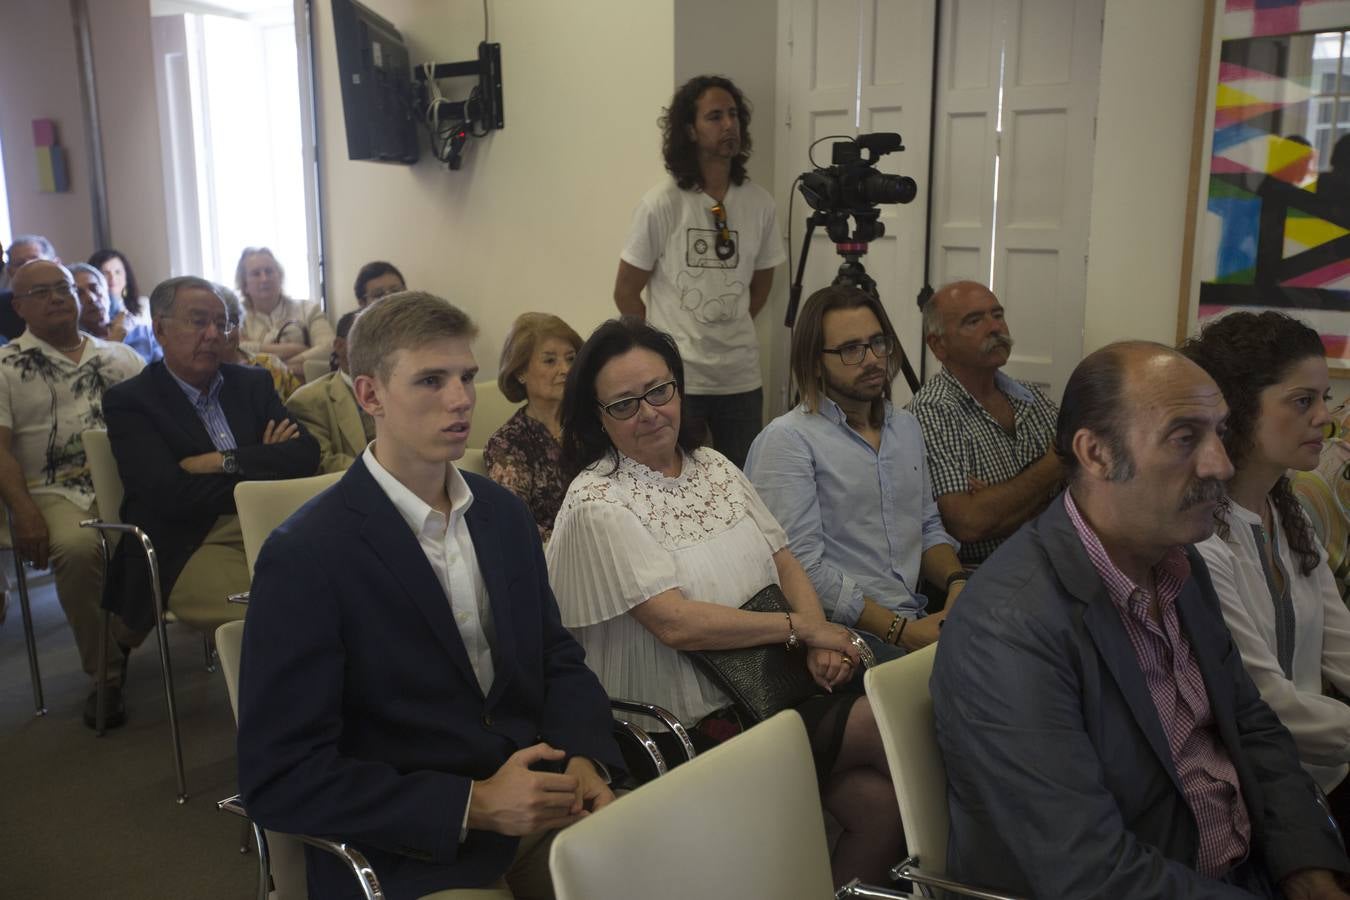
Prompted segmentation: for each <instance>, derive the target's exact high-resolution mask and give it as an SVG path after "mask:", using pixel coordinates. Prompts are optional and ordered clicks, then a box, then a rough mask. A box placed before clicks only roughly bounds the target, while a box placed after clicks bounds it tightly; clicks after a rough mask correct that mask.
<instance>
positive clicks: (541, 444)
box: [483, 406, 567, 541]
mask: <svg viewBox="0 0 1350 900" xmlns="http://www.w3.org/2000/svg"><path fill="white" fill-rule="evenodd" d="M483 462H484V463H485V464H486V465H487V471H488V477H489V478H491V479H492V480H493V481H495V482H497V483H498V484H500V485H501V486H502V487H504V488H506V489H507V490H509V491H511V492H512V493H514V494H515V495H516V496H518V497H520V499H522V500H524V501H525V505H526V506H528V507H529V508H530V512H532V513H533V514H534V521H535V524H536V525H538V526H539V537H540V539H541V540H544V541H547V540H548V539H549V536H550V535H551V534H552V533H553V518H554V516H556V515H557V514H558V507H560V506H562V501H563V496H564V495H565V494H566V493H567V482H566V481H564V480H563V473H562V445H561V444H559V443H558V442H557V441H556V440H554V438H553V435H551V434H549V433H548V428H547V426H545V425H544V423H543V422H540V421H539V420H538V419H534V418H531V417H530V416H529V415H527V414H526V413H525V407H524V406H522V407H521V408H520V409H518V410H516V414H515V415H513V416H512V417H511V418H509V419H507V420H506V424H505V425H503V426H502V427H501V428H498V429H497V430H496V431H494V432H493V433H492V437H490V438H488V442H487V446H486V447H484V448H483Z"/></svg>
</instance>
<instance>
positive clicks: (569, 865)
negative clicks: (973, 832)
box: [549, 711, 901, 900]
mask: <svg viewBox="0 0 1350 900" xmlns="http://www.w3.org/2000/svg"><path fill="white" fill-rule="evenodd" d="M815 785H816V771H815V765H814V763H813V762H812V760H811V747H810V743H809V742H808V740H807V737H806V728H805V727H804V726H803V725H802V720H801V717H800V716H799V715H797V713H795V712H791V711H788V712H783V713H779V714H778V715H776V716H774V717H773V718H771V719H769V720H768V721H766V722H763V723H761V724H759V725H756V726H755V727H754V728H751V729H750V730H748V731H746V732H745V733H744V734H741V735H738V736H736V737H734V738H732V739H731V740H729V741H727V742H726V743H724V744H722V745H720V746H718V747H715V748H714V749H712V750H709V751H708V752H706V753H702V754H700V755H699V756H697V757H695V758H694V759H692V760H690V761H689V762H687V763H685V764H684V765H682V766H680V767H679V768H677V769H674V770H672V771H671V772H670V774H668V775H665V776H663V777H661V778H658V779H656V780H655V781H651V782H648V783H647V784H644V785H643V786H642V787H640V788H638V789H637V790H635V791H633V792H632V793H630V794H628V795H626V796H624V797H622V798H621V799H619V800H618V801H616V802H615V803H613V804H611V805H610V806H608V807H606V808H605V809H602V810H600V811H599V812H597V813H595V814H593V815H591V816H589V817H587V818H585V819H583V820H581V821H580V822H577V823H576V824H575V825H572V826H571V827H569V828H565V829H563V831H561V832H560V833H559V834H558V836H557V838H555V839H554V841H553V847H552V849H551V851H550V854H549V869H550V871H551V872H552V874H553V888H554V891H555V892H556V894H557V897H558V900H620V898H622V900H627V898H631V897H637V896H640V897H642V898H644V900H685V898H688V897H709V898H712V897H775V898H783V900H791V898H801V900H806V898H811V900H821V898H826V897H829V896H831V895H832V893H833V885H832V884H831V878H830V857H829V849H828V847H827V845H826V842H825V820H824V815H823V813H822V811H821V807H820V796H819V794H818V793H817V792H816V789H815ZM637 873H646V875H647V876H648V877H644V878H642V882H641V885H640V886H638V885H637V883H636V882H635V881H634V879H635V878H636V877H638V875H637ZM891 896H897V897H898V896H901V895H898V894H894V895H891Z"/></svg>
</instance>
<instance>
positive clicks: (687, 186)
mask: <svg viewBox="0 0 1350 900" xmlns="http://www.w3.org/2000/svg"><path fill="white" fill-rule="evenodd" d="M709 88H721V89H722V90H724V91H726V92H727V93H728V94H730V95H731V99H732V100H735V101H736V113H737V117H738V118H739V119H740V120H741V152H740V153H737V154H736V156H735V157H734V158H732V160H731V183H732V184H735V185H740V184H744V183H745V163H746V161H747V160H748V159H750V148H751V143H750V111H751V109H750V101H749V100H746V99H745V95H744V94H742V93H741V90H740V88H738V87H736V85H734V84H732V82H731V79H730V78H725V77H723V76H721V75H698V76H695V77H694V78H691V79H689V80H688V81H686V82H685V83H684V84H682V85H680V88H679V90H677V91H676V92H675V96H674V97H672V98H671V100H670V106H667V107H666V108H665V109H663V110H662V111H661V118H659V119H657V120H656V124H658V125H660V126H661V155H662V156H663V157H664V158H665V161H666V171H667V172H669V173H670V174H671V176H672V177H674V179H675V183H676V184H678V185H679V186H680V188H681V189H682V190H686V191H688V190H692V189H693V188H696V187H701V186H702V185H703V173H702V171H701V170H700V169H699V166H698V150H697V148H696V146H695V144H694V142H693V140H691V139H690V137H689V129H690V128H691V127H693V125H694V117H695V115H697V113H698V98H700V97H702V96H703V93H704V91H707V90H708V89H709Z"/></svg>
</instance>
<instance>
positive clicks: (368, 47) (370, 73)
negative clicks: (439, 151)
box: [333, 0, 418, 165]
mask: <svg viewBox="0 0 1350 900" xmlns="http://www.w3.org/2000/svg"><path fill="white" fill-rule="evenodd" d="M333 34H334V37H335V38H336V39H337V58H338V75H339V77H340V78H341V80H342V115H343V119H344V120H345V121H346V125H347V158H348V159H370V160H376V161H378V162H392V163H406V164H409V165H411V164H412V163H415V162H417V154H418V145H417V119H416V117H415V115H414V105H415V104H414V102H413V88H412V82H411V77H410V75H411V71H412V67H411V64H410V62H409V59H408V45H407V44H405V43H404V42H403V36H402V35H400V34H399V33H398V29H397V28H395V27H394V26H393V24H392V23H391V22H389V20H388V19H385V18H384V17H383V16H380V15H379V14H378V13H375V12H373V11H372V10H370V9H368V8H367V7H365V6H362V5H361V4H360V3H357V2H356V0H333Z"/></svg>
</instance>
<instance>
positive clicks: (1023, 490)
mask: <svg viewBox="0 0 1350 900" xmlns="http://www.w3.org/2000/svg"><path fill="white" fill-rule="evenodd" d="M923 331H924V340H925V341H927V343H928V349H930V350H932V351H933V355H934V356H936V357H937V358H938V360H939V361H940V362H941V363H942V369H941V371H939V372H938V373H937V374H936V375H934V376H933V377H932V378H930V379H928V381H927V382H925V383H924V386H923V387H921V388H920V389H919V392H918V393H917V394H915V395H914V400H913V401H911V403H910V405H909V409H910V412H912V413H914V416H915V418H917V419H918V420H919V424H920V425H921V426H923V441H924V445H925V446H927V448H928V470H929V471H930V472H931V473H932V475H933V494H934V495H935V496H936V497H937V505H938V510H939V511H941V513H942V521H943V523H944V524H945V525H946V527H947V530H948V531H949V532H951V534H952V536H953V537H955V538H956V539H957V540H959V541H961V562H963V563H964V564H965V565H967V566H970V567H972V568H973V567H974V566H978V565H979V564H980V563H982V562H984V560H985V559H986V558H987V557H988V556H989V554H990V553H993V552H994V549H995V548H996V547H998V545H999V544H1000V543H1002V542H1003V540H1004V538H1006V537H1008V535H1010V534H1012V533H1013V532H1014V531H1016V530H1017V528H1018V526H1020V525H1021V524H1022V523H1023V522H1026V521H1027V520H1029V519H1031V518H1032V517H1034V516H1036V515H1037V514H1038V513H1040V512H1041V510H1043V509H1045V507H1046V504H1048V503H1049V502H1050V499H1051V498H1052V497H1054V496H1055V495H1056V494H1058V493H1059V490H1060V488H1061V487H1063V483H1064V467H1063V466H1062V465H1061V464H1060V461H1059V457H1057V456H1056V455H1055V451H1054V448H1053V446H1051V445H1052V444H1053V443H1054V436H1055V418H1056V417H1057V416H1058V415H1059V408H1058V407H1057V406H1055V403H1054V401H1052V400H1051V399H1050V398H1049V397H1047V396H1046V395H1045V393H1044V392H1043V391H1042V390H1041V389H1040V388H1039V387H1037V386H1036V385H1034V384H1029V383H1027V382H1025V381H1017V380H1015V379H1012V378H1009V377H1008V376H1007V375H1005V374H1003V372H1001V371H999V370H1000V369H1002V368H1003V366H1005V365H1007V363H1008V357H1009V355H1010V354H1011V352H1012V347H1013V339H1012V335H1011V334H1010V333H1009V331H1008V323H1007V320H1006V319H1005V318H1004V316H1003V304H1001V303H999V300H998V297H996V296H994V293H993V291H991V290H989V288H987V287H985V286H984V285H982V284H979V283H978V282H974V281H956V282H953V283H951V284H948V285H945V286H943V287H941V288H939V289H938V290H937V292H936V293H934V294H933V296H932V297H930V298H928V301H927V302H926V303H925V304H924V307H923Z"/></svg>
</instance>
